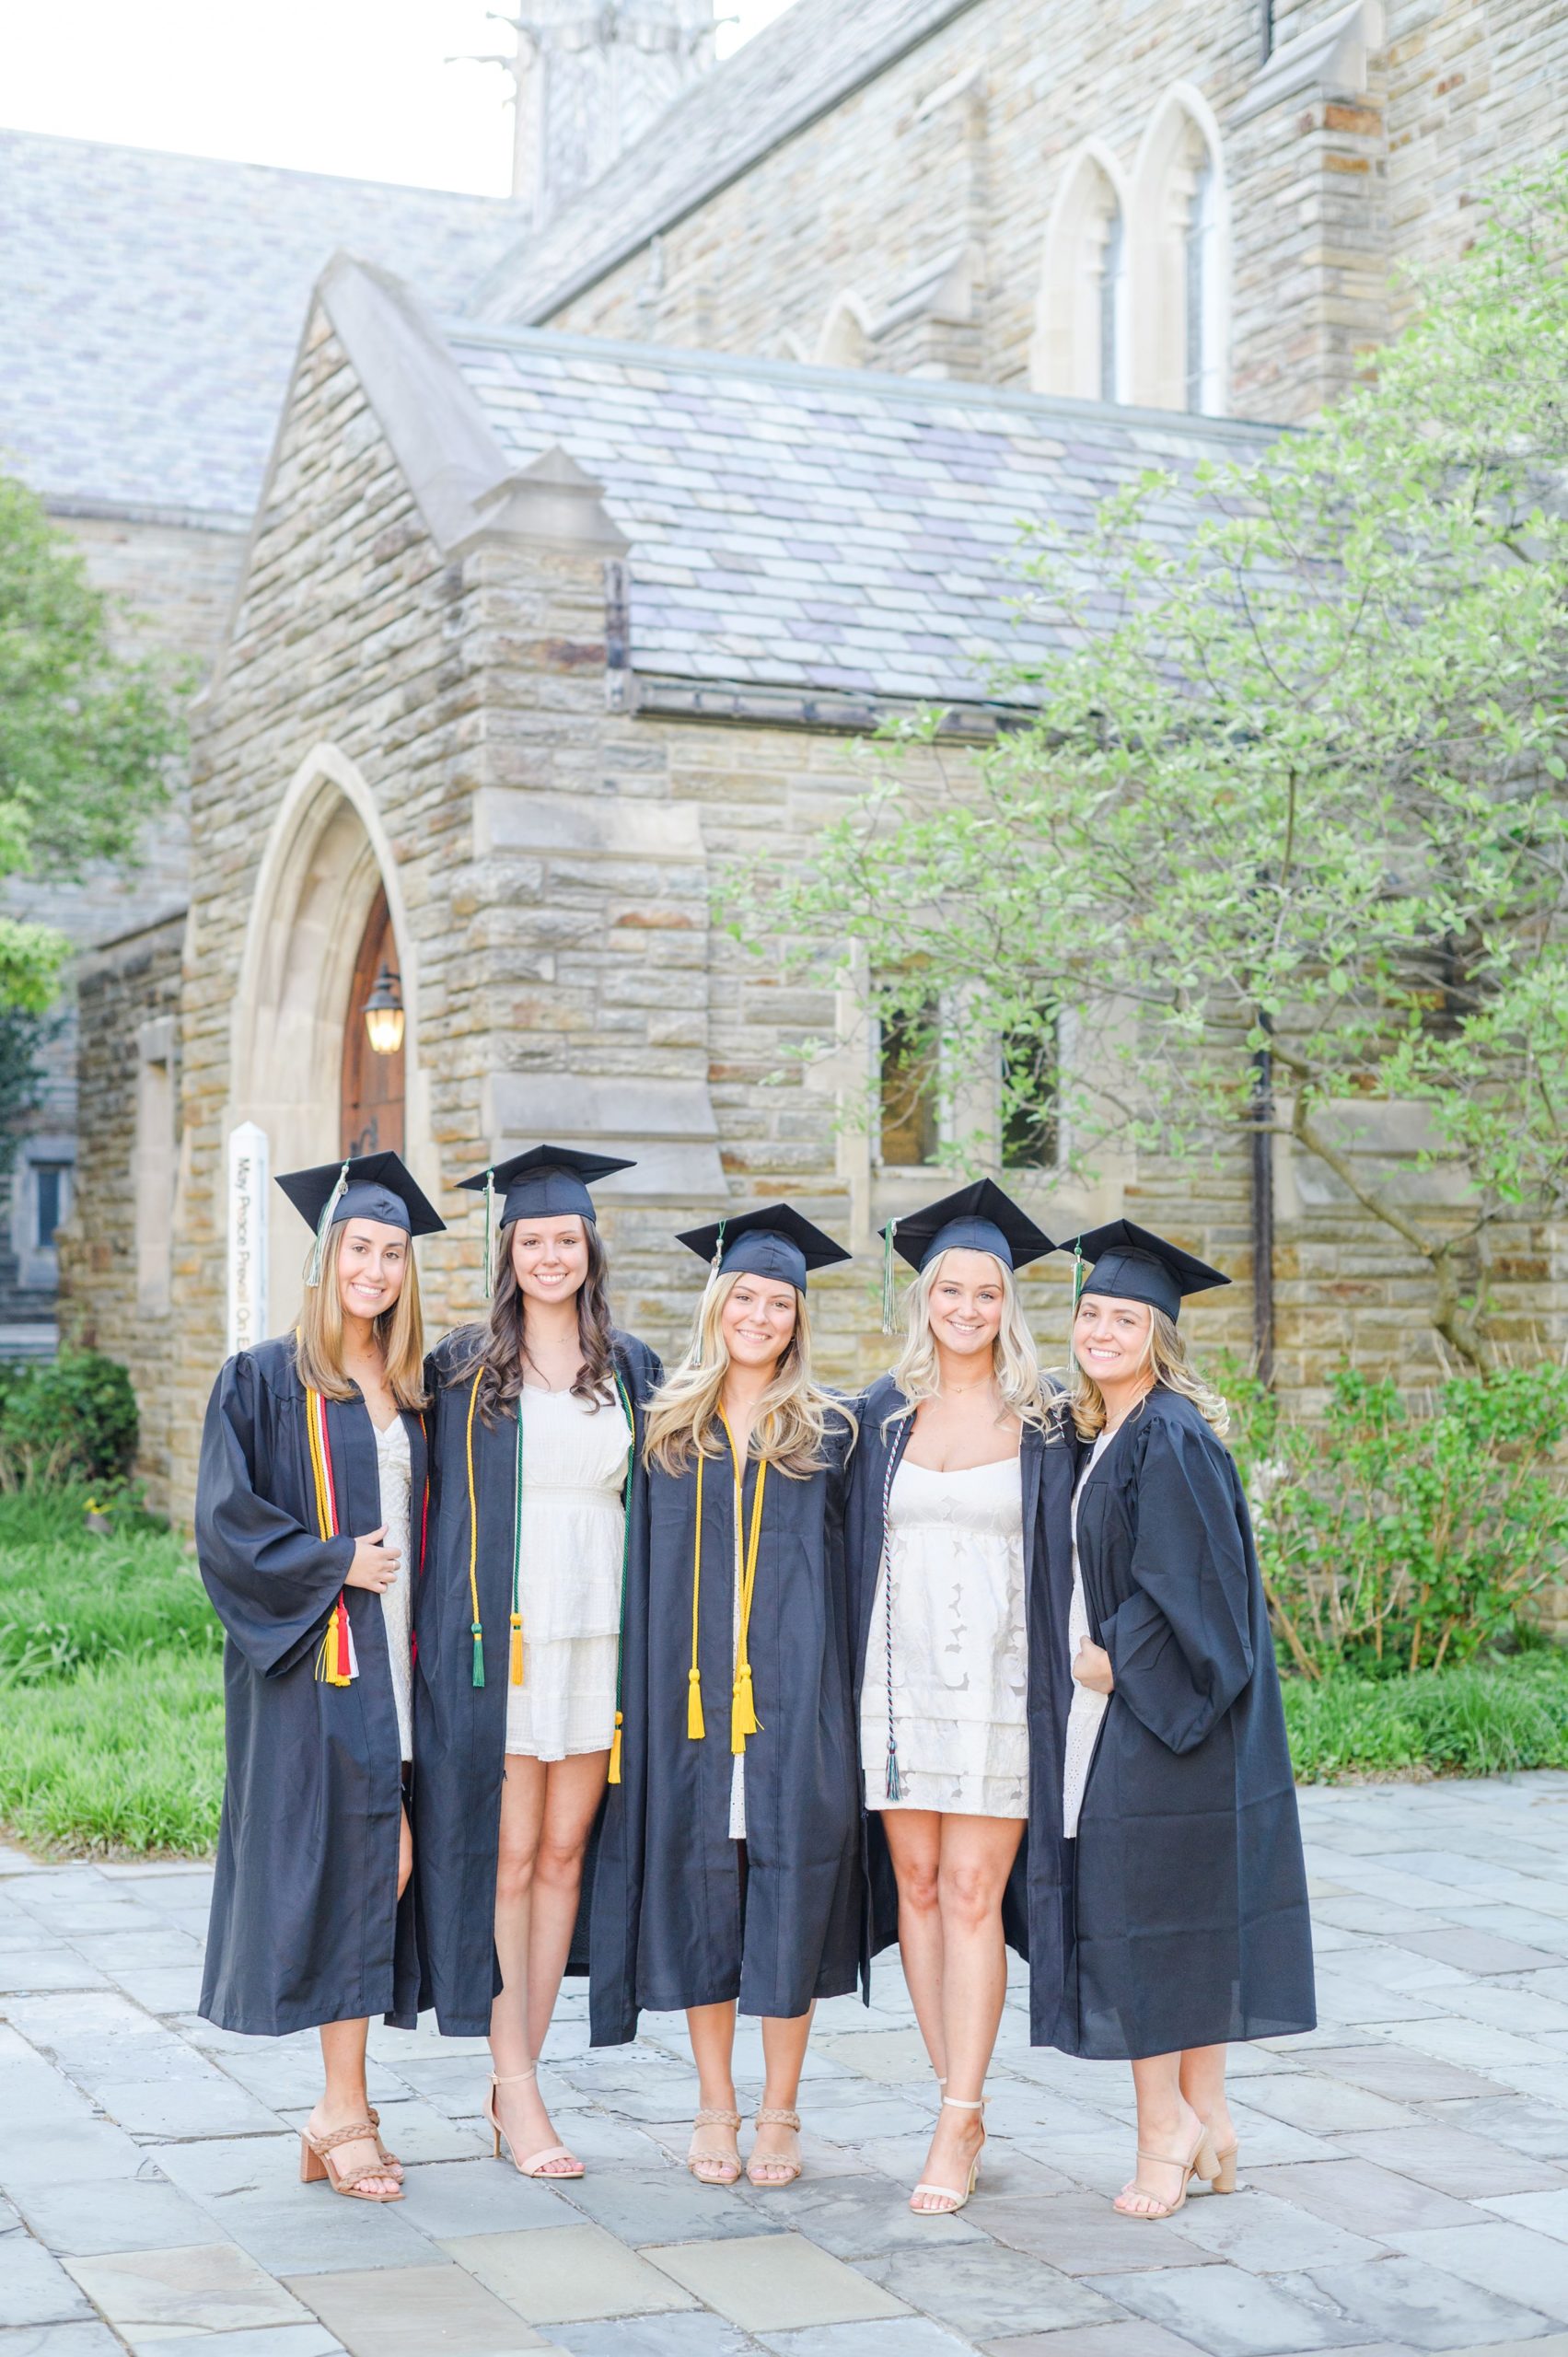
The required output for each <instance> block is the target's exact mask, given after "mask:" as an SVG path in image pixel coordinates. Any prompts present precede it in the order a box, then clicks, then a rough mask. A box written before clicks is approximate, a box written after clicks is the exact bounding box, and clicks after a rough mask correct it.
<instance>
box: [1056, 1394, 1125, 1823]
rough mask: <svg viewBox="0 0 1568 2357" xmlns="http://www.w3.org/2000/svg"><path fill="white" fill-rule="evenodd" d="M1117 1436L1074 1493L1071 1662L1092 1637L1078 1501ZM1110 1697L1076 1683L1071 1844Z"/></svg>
mask: <svg viewBox="0 0 1568 2357" xmlns="http://www.w3.org/2000/svg"><path fill="white" fill-rule="evenodd" d="M1114 1437H1115V1435H1114V1434H1111V1433H1101V1434H1100V1436H1099V1438H1098V1440H1097V1441H1096V1443H1095V1445H1094V1446H1093V1448H1092V1449H1091V1450H1090V1451H1089V1461H1088V1463H1087V1464H1086V1466H1085V1468H1084V1469H1083V1472H1082V1473H1081V1474H1080V1475H1079V1477H1078V1486H1077V1488H1076V1489H1075V1490H1074V1492H1073V1600H1072V1602H1071V1603H1070V1604H1069V1605H1068V1607H1067V1661H1068V1665H1069V1670H1070V1669H1071V1665H1072V1664H1073V1663H1074V1662H1075V1661H1076V1660H1077V1658H1078V1647H1079V1645H1080V1643H1082V1642H1083V1640H1084V1638H1086V1636H1088V1635H1089V1633H1090V1631H1089V1609H1088V1606H1087V1605H1086V1602H1085V1600H1084V1575H1083V1573H1082V1572H1081V1571H1080V1570H1079V1568H1078V1500H1079V1499H1080V1498H1081V1497H1082V1496H1083V1494H1084V1483H1085V1482H1086V1480H1088V1478H1089V1475H1090V1474H1091V1473H1092V1472H1093V1471H1094V1469H1095V1467H1096V1466H1097V1465H1098V1463H1099V1461H1100V1458H1101V1457H1103V1456H1104V1455H1105V1452H1106V1450H1107V1449H1108V1448H1109V1446H1110V1444H1111V1441H1112V1440H1113V1439H1114ZM1109 1700H1110V1697H1109V1694H1097V1693H1096V1692H1095V1691H1094V1689H1093V1688H1092V1687H1088V1686H1080V1685H1079V1683H1078V1681H1077V1679H1076V1678H1074V1680H1073V1701H1072V1703H1071V1706H1070V1707H1069V1710H1068V1713H1067V1742H1066V1747H1065V1758H1064V1760H1063V1771H1062V1830H1063V1833H1064V1834H1065V1835H1066V1837H1067V1839H1068V1840H1069V1841H1071V1840H1074V1839H1075V1838H1076V1836H1077V1831H1078V1815H1079V1812H1080V1810H1081V1809H1082V1807H1083V1805H1084V1787H1085V1785H1086V1783H1087V1782H1088V1781H1089V1762H1090V1760H1091V1759H1093V1758H1094V1752H1095V1740H1096V1738H1097V1736H1098V1734H1099V1723H1100V1721H1101V1720H1102V1719H1103V1718H1104V1716H1105V1706H1106V1704H1107V1703H1108V1702H1109Z"/></svg>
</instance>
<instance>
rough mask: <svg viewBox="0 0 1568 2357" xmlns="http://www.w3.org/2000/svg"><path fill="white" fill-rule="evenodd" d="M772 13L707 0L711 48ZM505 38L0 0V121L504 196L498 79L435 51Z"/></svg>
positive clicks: (485, 29) (437, 3) (493, 27)
mask: <svg viewBox="0 0 1568 2357" xmlns="http://www.w3.org/2000/svg"><path fill="white" fill-rule="evenodd" d="M497 5H498V6H503V0H497ZM785 5H786V0H719V5H718V6H717V8H716V10H715V14H717V15H719V16H727V17H735V18H736V19H737V20H738V21H736V22H735V23H733V24H730V25H726V27H725V28H724V29H722V31H721V33H720V36H719V41H720V49H721V52H727V51H728V50H730V49H733V48H735V47H736V46H737V45H738V42H740V41H744V40H746V39H747V38H749V35H750V34H751V33H753V32H754V31H756V29H758V27H759V26H761V25H764V24H766V23H767V21H768V19H769V17H776V16H777V15H778V14H779V12H780V9H781V8H783V7H784V6H785ZM504 12H505V13H507V14H521V13H523V12H522V11H521V10H520V9H517V8H516V7H515V6H512V5H510V0H505V6H504ZM511 41H512V35H511V34H510V33H509V32H508V31H507V30H506V29H505V26H502V25H497V24H494V23H491V22H490V21H488V11H487V8H486V6H485V0H0V124H5V125H6V126H8V127H10V128H11V129H13V130H25V131H52V132H58V133H62V134H64V135H65V136H67V137H69V138H74V139H116V140H122V141H124V142H125V143H126V144H128V145H131V146H134V147H172V148H176V149H179V150H181V151H182V152H184V153H186V154H189V155H197V156H227V157H236V158H238V159H240V160H242V161H244V162H247V163H256V164H289V165H293V166H294V167H296V168H297V169H300V170H304V171H319V172H344V173H348V174H350V175H351V176H354V177H355V178H360V179H365V180H412V181H417V182H419V183H421V184H423V185H424V186H426V187H430V188H451V189H473V190H477V191H480V192H482V193H484V194H486V195H494V196H504V195H505V192H506V190H507V188H508V185H509V183H510V171H511V129H510V117H509V115H508V113H507V110H506V109H505V107H504V105H503V103H502V100H503V99H504V97H505V90H506V78H505V75H504V74H503V73H502V72H501V71H500V70H499V68H497V67H495V66H494V65H488V66H486V65H470V64H459V65H448V64H445V63H444V60H445V59H446V58H447V57H448V56H450V55H453V54H458V55H462V54H464V53H465V52H475V51H496V50H501V49H505V48H509V47H510V45H511ZM0 266H3V261H0Z"/></svg>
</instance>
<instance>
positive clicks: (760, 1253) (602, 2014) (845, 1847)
mask: <svg viewBox="0 0 1568 2357" xmlns="http://www.w3.org/2000/svg"><path fill="white" fill-rule="evenodd" d="M679 1240H680V1242H681V1243H682V1244H684V1245H686V1246H687V1247H688V1248H689V1249H690V1250H691V1251H692V1252H694V1253H696V1254H697V1255H698V1257H699V1258H700V1259H702V1260H705V1261H707V1262H708V1264H709V1279H708V1283H707V1286H706V1289H705V1290H704V1292H703V1297H702V1299H701V1301H700V1302H699V1304H698V1306H697V1311H696V1315H695V1317H694V1318H693V1321H692V1332H691V1342H690V1344H689V1346H688V1348H687V1351H686V1354H685V1356H684V1358H683V1359H682V1360H681V1362H680V1364H679V1366H678V1367H677V1368H676V1369H675V1370H674V1372H673V1373H672V1374H671V1376H670V1377H669V1379H668V1382H667V1383H665V1384H664V1385H663V1387H661V1389H660V1390H659V1391H658V1393H657V1394H656V1397H655V1399H654V1400H653V1403H652V1405H651V1408H650V1411H649V1415H648V1434H647V1444H646V1448H645V1461H646V1464H647V1485H646V1492H645V1503H644V1505H643V1508H642V1511H641V1512H640V1514H639V1515H638V1516H637V1518H636V1520H635V1522H634V1524H633V1532H632V1546H631V1555H630V1562H629V1566H628V1577H627V1613H626V1637H625V1645H626V1677H625V1689H626V1731H625V1733H626V1741H625V1769H624V1780H623V1782H622V1783H621V1787H620V1790H619V1792H615V1793H612V1794H611V1795H610V1811H609V1813H608V1815H607V1817H606V1822H605V1828H604V1837H603V1846H602V1854H601V1860H600V1867H599V1875H598V1885H597V1887H596V1890H595V1904H594V1918H593V1941H592V1951H591V1953H592V1974H591V2013H592V2033H593V2038H594V2043H595V2044H596V2045H617V2044H621V2043H622V2042H623V2041H624V2040H626V2039H628V2038H633V2037H634V2036H635V2035H636V2027H637V2018H638V2014H639V2010H640V2009H641V2008H642V2007H644V2006H651V2007H652V2008H654V2009H655V2010H656V2011H659V2012H663V2011H668V2010H670V2009H672V2008H674V2007H677V2006H679V2007H682V2008H684V2010H685V2013H686V2018H687V2025H688V2027H689V2029H690V2032H691V2049H692V2054H693V2057H694V2059H695V2061H696V2064H697V2073H698V2110H697V2117H696V2123H695V2127H694V2130H693V2133H692V2138H691V2149H690V2152H689V2153H688V2155H687V2166H688V2167H689V2168H690V2169H691V2174H692V2176H693V2177H696V2178H697V2180H698V2182H699V2183H700V2184H703V2185H733V2184H734V2183H735V2181H736V2179H737V2178H738V2177H739V2175H740V2156H739V2150H738V2144H737V2141H736V2140H737V2132H738V2129H739V2127H740V2115H739V2113H738V2110H737V2108H736V2103H735V2079H734V2047H735V2026H736V2013H737V2009H739V2011H740V2012H742V2013H747V2014H761V2017H762V2025H761V2028H762V2055H763V2062H764V2068H765V2072H766V2084H765V2085H764V2087H763V2092H762V2103H761V2108H760V2109H759V2111H758V2113H757V2119H756V2131H757V2132H756V2142H755V2143H754V2145H753V2147H752V2152H751V2156H750V2165H749V2170H748V2175H749V2178H750V2181H751V2183H752V2184H753V2185H755V2186H761V2187H769V2186H784V2185H790V2184H792V2183H793V2182H794V2180H795V2179H796V2177H798V2176H799V2175H800V2167H801V2163H800V2144H799V2129H800V2117H799V2114H798V2112H797V2111H796V2096H797V2095H798V2092H799V2084H800V2073H801V2068H802V2065H803V2063H804V2061H805V2057H806V2043H807V2038H808V2037H809V2035H810V2029H811V2012H812V2007H813V2006H814V2004H815V2003H816V2001H817V1999H818V1998H819V1997H837V1996H842V1995H845V1994H847V1993H848V1991H850V1990H852V1989H853V1988H854V1983H855V1977H856V1968H857V1964H858V1959H859V1951H860V1891H861V1882H860V1809H859V1803H858V1797H857V1794H856V1790H855V1764H854V1720H853V1715H852V1711H851V1704H850V1690H849V1676H848V1601H847V1597H846V1595H845V1590H844V1578H843V1505H844V1478H845V1467H846V1462H847V1458H848V1456H849V1451H850V1449H851V1446H853V1443H854V1432H855V1424H854V1417H853V1415H852V1413H851V1411H849V1410H848V1409H847V1408H846V1407H845V1406H843V1405H842V1403H840V1402H839V1401H837V1400H835V1399H833V1398H832V1397H831V1396H830V1394H829V1393H827V1392H825V1391H824V1390H822V1388H821V1387H820V1386H819V1384H817V1383H816V1382H815V1381H814V1380H813V1377H812V1374H811V1329H810V1323H809V1319H808V1317H807V1299H806V1286H807V1275H808V1272H809V1271H811V1270H812V1269H823V1268H828V1267H830V1266H831V1265H832V1264H833V1263H834V1262H836V1261H841V1260H848V1259H849V1257H850V1256H849V1254H848V1253H847V1252H845V1251H843V1250H842V1249H841V1248H840V1247H839V1246H838V1245H837V1244H835V1243H834V1242H833V1240H832V1238H831V1237H830V1236H825V1235H824V1234H823V1233H822V1231H821V1229H820V1228H819V1227H815V1226H813V1225H812V1224H811V1222H810V1221H809V1220H807V1219H803V1218H802V1217H801V1215H800V1213H798V1212H796V1211H795V1210H794V1209H793V1208H792V1207H791V1206H790V1205H789V1204H787V1203H771V1204H768V1205H767V1206H765V1207H764V1208H763V1209H762V1210H761V1211H755V1212H746V1213H742V1214H741V1215H740V1217H739V1218H738V1219H731V1220H728V1221H726V1222H723V1223H721V1224H720V1225H718V1226H715V1227H706V1228H694V1229H691V1230H690V1231H688V1233H686V1234H685V1235H683V1236H682V1237H680V1239H679Z"/></svg>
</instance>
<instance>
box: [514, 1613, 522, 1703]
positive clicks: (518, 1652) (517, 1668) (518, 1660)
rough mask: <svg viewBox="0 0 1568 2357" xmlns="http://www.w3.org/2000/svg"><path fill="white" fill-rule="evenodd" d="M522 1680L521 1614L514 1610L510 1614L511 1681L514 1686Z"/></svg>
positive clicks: (518, 1684)
mask: <svg viewBox="0 0 1568 2357" xmlns="http://www.w3.org/2000/svg"><path fill="white" fill-rule="evenodd" d="M522 1682H523V1616H522V1614H521V1613H520V1612H514V1613H513V1615H512V1683H513V1685H514V1686H520V1685H521V1684H522Z"/></svg>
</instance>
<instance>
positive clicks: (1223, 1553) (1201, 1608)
mask: <svg viewBox="0 0 1568 2357" xmlns="http://www.w3.org/2000/svg"><path fill="white" fill-rule="evenodd" d="M1132 1581H1133V1589H1132V1595H1131V1596H1128V1597H1127V1598H1126V1599H1125V1600H1124V1601H1123V1602H1122V1603H1121V1605H1119V1606H1118V1607H1117V1609H1116V1610H1115V1611H1114V1612H1113V1613H1111V1614H1110V1616H1109V1619H1107V1620H1103V1621H1102V1622H1101V1626H1100V1638H1101V1643H1103V1644H1104V1646H1105V1649H1106V1651H1107V1653H1109V1655H1110V1664H1111V1670H1112V1673H1113V1675H1114V1677H1115V1680H1116V1691H1117V1693H1118V1694H1119V1695H1120V1696H1121V1701H1123V1702H1124V1703H1125V1704H1126V1706H1127V1708H1128V1709H1129V1710H1130V1711H1131V1712H1132V1714H1133V1716H1134V1718H1136V1719H1138V1720H1139V1721H1140V1722H1141V1724H1143V1725H1144V1726H1145V1727H1147V1729H1148V1731H1149V1733H1150V1734H1151V1735H1152V1736H1157V1737H1158V1739H1159V1741H1160V1742H1161V1743H1163V1744H1165V1745H1166V1746H1167V1748H1168V1749H1169V1750H1171V1751H1174V1752H1178V1753H1180V1752H1186V1751H1192V1750H1195V1749H1196V1748H1197V1747H1198V1745H1199V1744H1201V1743H1202V1741H1203V1739H1204V1737H1205V1736H1207V1735H1209V1734H1210V1733H1211V1732H1212V1731H1213V1729H1214V1726H1215V1725H1216V1724H1217V1723H1218V1722H1219V1720H1220V1719H1222V1718H1223V1717H1224V1715H1225V1713H1226V1711H1228V1710H1229V1708H1230V1706H1231V1704H1232V1703H1233V1702H1234V1701H1236V1699H1237V1695H1238V1694H1239V1693H1240V1692H1241V1690H1242V1689H1243V1688H1244V1687H1245V1686H1246V1684H1247V1682H1248V1680H1249V1678H1250V1677H1251V1675H1252V1640H1251V1635H1250V1628H1249V1580H1248V1570H1247V1552H1246V1548H1245V1545H1244V1543H1243V1539H1242V1535H1241V1531H1240V1528H1239V1527H1238V1526H1237V1518H1236V1505H1235V1502H1234V1499H1233V1497H1232V1494H1231V1489H1230V1484H1229V1482H1228V1481H1227V1480H1226V1479H1225V1465H1224V1463H1223V1461H1221V1460H1220V1459H1219V1457H1218V1452H1217V1450H1216V1449H1215V1448H1214V1446H1205V1445H1204V1442H1203V1440H1202V1439H1200V1438H1199V1437H1198V1436H1197V1435H1196V1434H1191V1433H1188V1432H1184V1431H1182V1430H1181V1429H1180V1428H1179V1427H1175V1426H1172V1425H1168V1424H1167V1423H1165V1422H1156V1423H1155V1424H1153V1425H1151V1427H1150V1429H1149V1434H1148V1438H1147V1441H1146V1443H1145V1445H1144V1460H1143V1464H1142V1467H1141V1469H1140V1471H1139V1477H1138V1532H1137V1537H1136V1538H1135V1540H1134V1541H1133V1547H1132Z"/></svg>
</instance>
